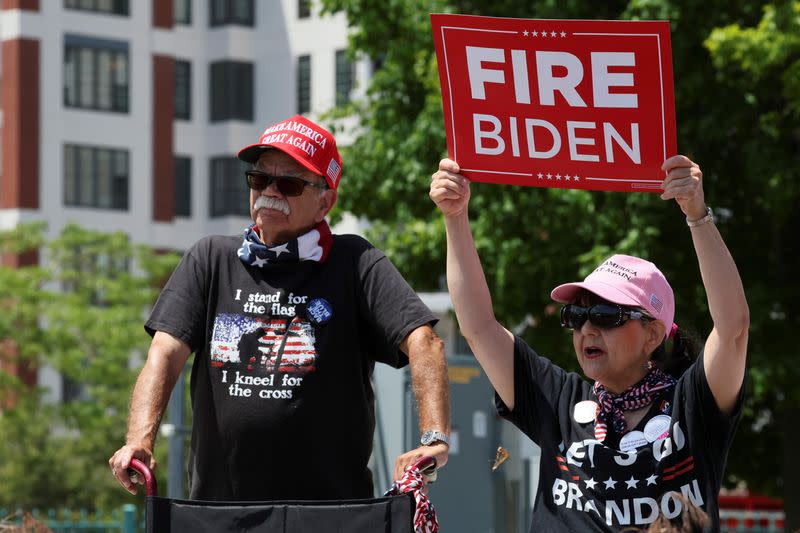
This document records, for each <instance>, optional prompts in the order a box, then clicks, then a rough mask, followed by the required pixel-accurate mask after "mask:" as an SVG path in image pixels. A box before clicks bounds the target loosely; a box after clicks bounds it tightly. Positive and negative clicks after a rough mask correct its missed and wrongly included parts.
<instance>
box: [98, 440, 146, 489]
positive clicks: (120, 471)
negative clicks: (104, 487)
mask: <svg viewBox="0 0 800 533" xmlns="http://www.w3.org/2000/svg"><path fill="white" fill-rule="evenodd" d="M134 458H135V459H138V460H140V461H141V462H143V463H144V464H146V465H147V466H148V467H150V470H155V469H156V460H155V458H154V457H153V452H152V450H150V449H148V448H146V447H144V446H134V445H130V444H126V445H125V446H123V447H122V448H120V449H119V450H117V451H116V452H115V453H114V455H112V456H111V459H109V460H108V466H110V467H111V473H112V474H114V477H115V478H117V481H118V482H119V484H120V485H122V486H123V487H124V488H125V490H127V491H128V492H130V493H131V494H136V483H138V484H139V485H143V484H144V480H143V479H142V478H141V476H137V477H136V483H134V482H133V481H132V480H131V478H130V476H129V475H128V468H129V467H130V466H131V459H134Z"/></svg>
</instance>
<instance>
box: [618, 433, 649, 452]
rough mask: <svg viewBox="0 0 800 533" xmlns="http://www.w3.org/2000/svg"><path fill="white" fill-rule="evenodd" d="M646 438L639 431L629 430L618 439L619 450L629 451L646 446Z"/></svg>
mask: <svg viewBox="0 0 800 533" xmlns="http://www.w3.org/2000/svg"><path fill="white" fill-rule="evenodd" d="M646 445H647V439H646V438H645V436H644V433H642V432H641V431H631V432H629V433H626V434H625V435H623V436H622V438H621V439H619V451H621V452H630V451H633V450H635V449H636V448H638V447H640V446H646Z"/></svg>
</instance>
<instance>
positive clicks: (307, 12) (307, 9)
mask: <svg viewBox="0 0 800 533" xmlns="http://www.w3.org/2000/svg"><path fill="white" fill-rule="evenodd" d="M310 16H311V0H297V18H299V19H307V18H309V17H310Z"/></svg>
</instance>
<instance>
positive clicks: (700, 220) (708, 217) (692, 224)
mask: <svg viewBox="0 0 800 533" xmlns="http://www.w3.org/2000/svg"><path fill="white" fill-rule="evenodd" d="M707 222H714V212H713V211H712V210H711V208H710V207H706V216H704V217H700V218H698V219H697V220H689V217H686V225H687V226H689V227H690V228H696V227H697V226H702V225H703V224H705V223H707Z"/></svg>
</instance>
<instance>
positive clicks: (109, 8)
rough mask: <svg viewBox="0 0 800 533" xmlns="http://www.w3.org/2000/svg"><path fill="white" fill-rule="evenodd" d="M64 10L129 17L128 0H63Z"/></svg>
mask: <svg viewBox="0 0 800 533" xmlns="http://www.w3.org/2000/svg"><path fill="white" fill-rule="evenodd" d="M64 8H65V9H79V10H81V11H95V12H97V13H108V14H111V15H126V16H127V15H129V14H130V8H129V7H128V0H64Z"/></svg>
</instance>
